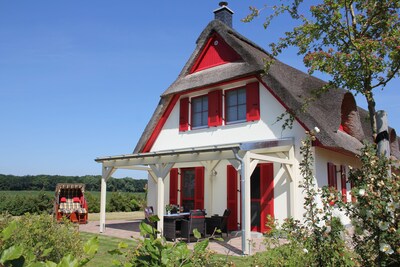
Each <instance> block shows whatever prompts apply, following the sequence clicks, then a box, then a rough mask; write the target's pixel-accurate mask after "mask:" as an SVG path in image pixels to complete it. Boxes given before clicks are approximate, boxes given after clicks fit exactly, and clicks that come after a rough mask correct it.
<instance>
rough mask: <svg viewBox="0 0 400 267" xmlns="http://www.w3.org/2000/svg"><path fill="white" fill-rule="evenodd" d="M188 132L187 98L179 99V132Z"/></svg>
mask: <svg viewBox="0 0 400 267" xmlns="http://www.w3.org/2000/svg"><path fill="white" fill-rule="evenodd" d="M187 130H189V98H188V97H185V98H181V100H180V102H179V131H180V132H185V131H187Z"/></svg>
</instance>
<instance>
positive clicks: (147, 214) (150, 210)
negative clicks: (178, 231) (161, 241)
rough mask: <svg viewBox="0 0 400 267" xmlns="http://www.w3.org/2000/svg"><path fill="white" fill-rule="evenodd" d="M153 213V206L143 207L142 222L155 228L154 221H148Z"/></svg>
mask: <svg viewBox="0 0 400 267" xmlns="http://www.w3.org/2000/svg"><path fill="white" fill-rule="evenodd" d="M153 215H154V209H153V206H148V207H146V208H144V222H145V223H147V224H148V225H151V226H152V227H153V228H157V224H156V222H152V221H150V217H151V216H153Z"/></svg>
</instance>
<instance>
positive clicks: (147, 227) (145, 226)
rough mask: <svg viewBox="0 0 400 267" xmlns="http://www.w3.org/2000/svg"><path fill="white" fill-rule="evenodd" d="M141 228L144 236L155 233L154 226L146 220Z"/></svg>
mask: <svg viewBox="0 0 400 267" xmlns="http://www.w3.org/2000/svg"><path fill="white" fill-rule="evenodd" d="M139 229H140V234H141V235H143V236H146V235H150V234H152V233H153V227H151V226H150V225H148V224H147V223H145V222H141V223H140V225H139Z"/></svg>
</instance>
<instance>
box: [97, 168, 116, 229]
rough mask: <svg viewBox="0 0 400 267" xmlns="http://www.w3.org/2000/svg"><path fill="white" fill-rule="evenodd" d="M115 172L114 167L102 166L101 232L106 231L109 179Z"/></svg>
mask: <svg viewBox="0 0 400 267" xmlns="http://www.w3.org/2000/svg"><path fill="white" fill-rule="evenodd" d="M114 172H115V169H114V168H113V167H104V166H103V167H102V175H101V193H100V233H104V232H105V231H106V197H107V180H108V178H110V176H111V175H112V174H113V173H114Z"/></svg>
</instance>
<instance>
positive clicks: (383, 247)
mask: <svg viewBox="0 0 400 267" xmlns="http://www.w3.org/2000/svg"><path fill="white" fill-rule="evenodd" d="M379 245H380V248H379V250H380V251H382V252H385V253H386V254H389V255H390V254H393V252H394V251H393V249H392V247H391V246H390V245H389V244H385V243H380V244H379Z"/></svg>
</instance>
